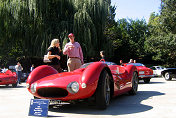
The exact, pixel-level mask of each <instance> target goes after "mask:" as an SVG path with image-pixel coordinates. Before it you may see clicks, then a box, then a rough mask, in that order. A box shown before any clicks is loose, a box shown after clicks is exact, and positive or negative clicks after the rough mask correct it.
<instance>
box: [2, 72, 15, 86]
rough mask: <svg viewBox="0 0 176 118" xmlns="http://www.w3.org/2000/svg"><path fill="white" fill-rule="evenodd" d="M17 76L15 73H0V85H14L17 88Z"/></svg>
mask: <svg viewBox="0 0 176 118" xmlns="http://www.w3.org/2000/svg"><path fill="white" fill-rule="evenodd" d="M17 83H18V80H17V75H16V73H15V72H12V71H10V70H7V71H6V72H5V73H0V85H6V86H8V85H9V84H12V86H13V87H17Z"/></svg>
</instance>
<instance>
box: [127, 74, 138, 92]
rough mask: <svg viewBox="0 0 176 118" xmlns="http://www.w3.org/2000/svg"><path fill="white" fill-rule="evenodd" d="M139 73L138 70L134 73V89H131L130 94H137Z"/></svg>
mask: <svg viewBox="0 0 176 118" xmlns="http://www.w3.org/2000/svg"><path fill="white" fill-rule="evenodd" d="M138 82H139V79H138V75H137V73H136V72H134V73H133V78H132V89H131V90H130V91H129V94H130V95H136V93H137V89H138Z"/></svg>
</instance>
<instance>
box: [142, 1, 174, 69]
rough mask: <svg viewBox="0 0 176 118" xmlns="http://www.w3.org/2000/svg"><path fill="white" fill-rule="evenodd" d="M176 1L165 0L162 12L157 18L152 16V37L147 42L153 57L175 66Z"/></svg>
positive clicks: (147, 47)
mask: <svg viewBox="0 0 176 118" xmlns="http://www.w3.org/2000/svg"><path fill="white" fill-rule="evenodd" d="M175 7H176V1H175V0H163V3H162V8H161V13H160V15H159V16H158V15H157V16H155V18H152V17H153V16H151V19H153V20H151V22H150V24H149V25H150V30H149V32H150V34H151V35H150V37H148V39H147V40H146V42H145V44H146V45H145V46H146V49H147V51H148V52H150V53H152V54H153V59H154V60H156V61H161V62H162V63H163V64H167V65H168V66H175V65H176V62H175V59H176V55H175V51H176V24H175V21H176V15H175V14H176V9H175Z"/></svg>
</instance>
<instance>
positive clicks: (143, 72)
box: [125, 63, 154, 83]
mask: <svg viewBox="0 0 176 118" xmlns="http://www.w3.org/2000/svg"><path fill="white" fill-rule="evenodd" d="M125 65H134V66H136V68H137V71H138V75H139V80H144V82H145V83H149V82H150V79H151V78H152V77H154V75H153V70H152V69H150V68H148V67H146V66H145V65H144V64H142V63H126V64H125Z"/></svg>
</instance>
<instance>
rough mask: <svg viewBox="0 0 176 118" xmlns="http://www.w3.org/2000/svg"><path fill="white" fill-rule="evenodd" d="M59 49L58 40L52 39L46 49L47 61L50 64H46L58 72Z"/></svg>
mask: <svg viewBox="0 0 176 118" xmlns="http://www.w3.org/2000/svg"><path fill="white" fill-rule="evenodd" d="M60 54H61V49H60V43H59V39H53V40H52V41H51V45H50V46H49V48H48V53H47V55H48V59H50V60H51V62H49V63H48V65H50V66H52V67H53V68H55V69H56V70H57V71H58V72H62V69H61V66H60V59H61V56H60Z"/></svg>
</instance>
